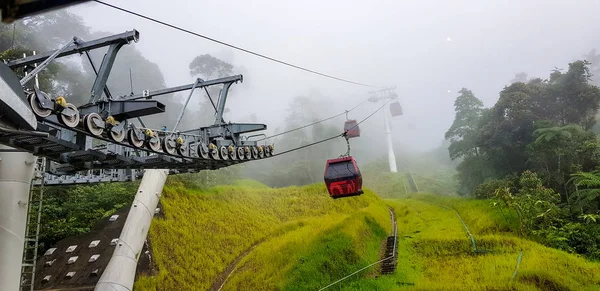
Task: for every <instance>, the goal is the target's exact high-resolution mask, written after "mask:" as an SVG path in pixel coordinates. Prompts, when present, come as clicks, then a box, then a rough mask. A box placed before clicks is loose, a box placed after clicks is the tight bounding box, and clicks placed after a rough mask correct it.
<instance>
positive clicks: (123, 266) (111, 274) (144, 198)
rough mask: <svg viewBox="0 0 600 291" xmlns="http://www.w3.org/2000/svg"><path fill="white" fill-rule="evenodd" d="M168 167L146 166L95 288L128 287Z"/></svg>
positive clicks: (117, 289)
mask: <svg viewBox="0 0 600 291" xmlns="http://www.w3.org/2000/svg"><path fill="white" fill-rule="evenodd" d="M168 175H169V170H154V169H152V170H146V171H145V172H144V176H143V177H142V181H141V183H140V186H139V188H138V191H137V193H136V194H135V198H134V200H133V204H132V205H131V208H130V209H129V214H128V215H127V220H126V221H125V225H124V226H123V230H121V235H120V236H119V240H118V242H117V245H116V246H115V251H114V252H113V255H112V257H111V258H110V261H109V262H108V265H107V266H106V269H105V270H104V272H103V273H102V276H101V277H100V280H98V283H97V284H96V288H95V289H94V290H95V291H131V290H133V283H134V280H135V271H136V268H137V262H138V259H139V257H140V254H141V252H142V248H143V247H144V242H145V241H146V236H147V235H148V229H149V228H150V223H151V222H152V218H153V217H154V211H155V209H156V206H157V205H158V200H159V199H160V196H161V193H162V190H163V187H164V185H165V181H166V180H167V176H168Z"/></svg>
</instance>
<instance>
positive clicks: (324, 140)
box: [271, 100, 391, 157]
mask: <svg viewBox="0 0 600 291" xmlns="http://www.w3.org/2000/svg"><path fill="white" fill-rule="evenodd" d="M390 101H391V100H388V101H387V102H385V104H383V105H381V107H379V108H377V110H375V111H373V112H372V113H371V114H369V115H368V116H367V117H365V118H364V119H363V120H361V121H360V122H358V123H357V124H356V125H354V126H353V127H351V128H350V129H348V131H349V130H352V129H354V128H355V127H357V126H358V125H359V124H361V123H363V122H365V121H366V120H367V119H369V118H371V116H373V115H375V113H377V112H379V111H380V110H381V109H383V108H384V107H385V106H386V105H387V104H388V103H390ZM346 132H347V131H344V132H342V133H340V134H336V135H334V136H330V137H328V138H325V139H322V140H319V141H316V142H312V143H309V144H305V145H301V146H299V147H296V148H293V149H289V150H286V151H283V152H280V153H277V154H274V155H272V156H271V157H276V156H279V155H283V154H287V153H290V152H293V151H297V150H301V149H303V148H307V147H310V146H314V145H317V144H320V143H324V142H326V141H330V140H332V139H336V138H338V137H342V136H344V135H345V134H346Z"/></svg>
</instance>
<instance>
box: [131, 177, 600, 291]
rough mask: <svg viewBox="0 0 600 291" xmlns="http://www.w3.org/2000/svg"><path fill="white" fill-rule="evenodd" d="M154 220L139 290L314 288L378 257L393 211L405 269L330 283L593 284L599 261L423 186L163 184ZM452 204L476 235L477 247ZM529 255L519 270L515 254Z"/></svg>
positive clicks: (485, 204)
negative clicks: (332, 188) (396, 189)
mask: <svg viewBox="0 0 600 291" xmlns="http://www.w3.org/2000/svg"><path fill="white" fill-rule="evenodd" d="M162 202H163V205H164V209H165V214H166V217H165V218H160V219H157V220H155V221H154V222H153V224H152V227H151V229H150V238H151V240H152V243H153V248H154V256H155V260H156V263H157V265H158V268H159V273H158V274H157V275H156V276H154V277H143V278H141V279H139V280H138V281H137V282H136V286H135V287H136V290H219V288H220V290H318V289H319V288H321V287H323V286H326V285H327V284H329V283H331V282H333V281H335V280H337V279H339V278H341V277H344V276H346V275H348V274H350V273H352V272H354V271H356V270H358V269H360V268H362V267H364V266H366V265H368V264H370V263H372V262H375V261H377V260H378V258H379V252H380V249H381V242H382V241H383V240H384V239H385V237H386V236H387V235H388V233H389V231H390V230H391V223H390V219H389V211H388V207H387V206H388V205H389V206H391V207H392V208H393V209H394V211H395V213H396V216H397V223H398V233H399V246H398V248H399V258H398V269H397V270H396V272H395V273H394V274H392V275H387V276H379V275H378V270H377V266H375V267H372V268H369V269H366V270H365V271H363V272H360V273H358V274H356V275H354V276H352V277H350V278H349V279H348V280H345V281H343V282H342V283H340V284H337V285H335V286H333V287H331V288H329V289H328V290H397V289H402V290H405V289H406V290H598V286H599V284H600V264H598V263H592V262H589V261H586V260H585V259H583V258H581V257H578V256H575V255H571V254H567V253H565V252H562V251H558V250H555V249H551V248H547V247H544V246H541V245H539V244H537V243H534V242H531V241H529V240H524V239H521V238H519V237H517V236H516V235H515V233H516V232H515V231H514V230H515V229H516V228H517V221H516V218H515V217H514V214H513V213H501V212H500V210H499V209H497V208H493V207H492V205H491V202H490V201H484V200H469V199H459V198H451V197H442V196H435V195H425V194H418V195H417V194H407V195H406V197H405V198H402V199H388V200H381V199H380V198H378V196H377V195H375V194H373V193H372V192H370V191H366V194H365V195H363V196H361V197H354V198H348V199H339V200H332V199H330V198H329V197H328V195H327V192H326V190H325V188H324V186H323V185H311V186H304V187H288V188H279V189H272V188H268V187H266V186H264V185H261V184H258V183H255V182H250V181H243V182H240V183H238V184H237V185H232V186H219V187H214V188H211V189H209V190H199V189H196V190H192V189H189V188H186V187H184V186H183V185H182V184H181V183H179V182H175V183H171V185H169V186H167V187H166V188H165V195H164V196H163V199H162ZM447 207H453V208H454V209H456V210H457V211H458V213H459V214H460V215H461V217H462V219H463V220H464V222H465V223H466V225H468V227H469V229H470V231H471V233H472V234H473V235H474V237H475V242H476V245H477V249H478V250H480V251H481V250H483V251H484V252H478V253H476V252H474V251H473V246H472V243H471V240H470V239H469V237H468V235H467V232H466V231H465V228H464V227H463V225H462V224H461V222H460V219H459V218H458V217H457V215H456V213H455V212H454V210H452V209H449V208H447ZM521 251H523V256H522V262H521V264H520V267H519V270H518V272H517V274H516V276H515V278H514V279H512V276H513V273H514V272H515V267H516V265H517V258H518V256H519V253H520V252H521Z"/></svg>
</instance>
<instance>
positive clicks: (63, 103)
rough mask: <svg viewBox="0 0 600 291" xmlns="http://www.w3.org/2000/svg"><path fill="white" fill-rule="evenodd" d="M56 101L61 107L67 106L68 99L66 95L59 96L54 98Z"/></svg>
mask: <svg viewBox="0 0 600 291" xmlns="http://www.w3.org/2000/svg"><path fill="white" fill-rule="evenodd" d="M54 103H56V104H57V105H60V106H61V107H67V99H65V97H63V96H59V97H58V98H56V100H54Z"/></svg>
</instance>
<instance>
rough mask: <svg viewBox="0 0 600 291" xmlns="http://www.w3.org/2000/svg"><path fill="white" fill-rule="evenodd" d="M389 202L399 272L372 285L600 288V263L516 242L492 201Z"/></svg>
mask: <svg viewBox="0 0 600 291" xmlns="http://www.w3.org/2000/svg"><path fill="white" fill-rule="evenodd" d="M388 203H390V204H391V205H392V206H393V207H394V209H395V210H396V213H397V219H398V232H399V238H400V243H399V261H398V269H397V270H396V273H395V274H394V275H393V276H386V277H381V278H379V279H377V280H371V282H370V283H371V286H372V287H375V286H377V287H378V288H380V290H381V289H384V290H390V289H394V287H407V289H409V290H600V264H598V263H593V262H590V261H586V260H585V259H584V258H582V257H579V256H576V255H572V254H567V253H565V252H563V251H559V250H556V249H552V248H548V247H545V246H542V245H540V244H537V243H535V242H532V241H529V240H525V239H521V238H519V237H517V236H516V235H514V232H513V231H512V229H515V227H516V225H515V219H514V217H512V216H511V214H510V213H504V215H503V214H502V213H500V211H499V210H498V209H494V208H492V206H491V205H492V204H491V202H490V201H485V200H469V199H458V198H444V197H439V196H431V195H412V198H407V199H402V200H390V201H388ZM446 207H452V208H453V209H456V210H457V212H458V213H459V215H460V217H461V218H462V220H463V221H464V222H465V224H466V225H467V226H468V228H469V230H470V232H471V233H472V234H473V236H474V240H475V247H476V248H477V252H475V251H474V246H473V242H472V241H471V239H470V238H469V236H468V235H467V232H466V230H465V228H464V226H463V224H462V223H461V218H459V217H458V216H457V215H456V212H455V211H454V210H453V209H449V208H446ZM505 218H506V219H505ZM521 251H522V252H523V254H522V260H521V263H520V265H519V269H518V272H516V275H515V270H516V266H517V262H518V258H519V254H520V252H521ZM513 275H514V276H515V277H514V279H513V278H512V277H513Z"/></svg>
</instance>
